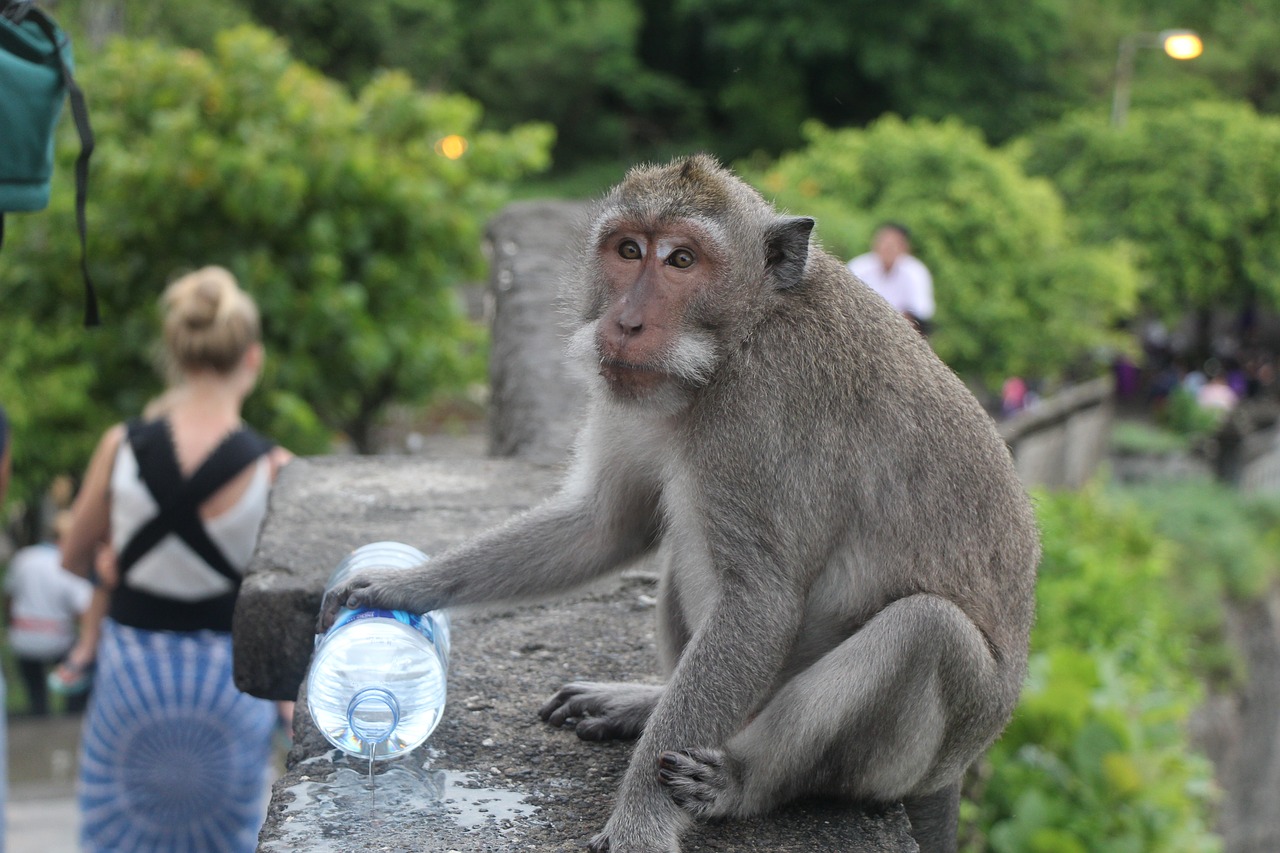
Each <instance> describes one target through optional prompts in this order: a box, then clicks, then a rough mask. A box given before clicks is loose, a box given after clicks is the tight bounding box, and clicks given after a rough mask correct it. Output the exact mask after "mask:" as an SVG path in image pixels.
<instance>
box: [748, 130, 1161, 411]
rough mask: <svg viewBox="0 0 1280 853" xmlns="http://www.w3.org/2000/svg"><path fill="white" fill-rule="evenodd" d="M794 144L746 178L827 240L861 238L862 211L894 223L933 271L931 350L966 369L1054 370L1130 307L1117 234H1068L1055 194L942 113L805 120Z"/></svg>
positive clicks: (846, 250) (1078, 356)
mask: <svg viewBox="0 0 1280 853" xmlns="http://www.w3.org/2000/svg"><path fill="white" fill-rule="evenodd" d="M805 135H806V137H807V140H808V144H807V145H806V147H805V148H803V149H802V150H800V151H797V152H795V153H792V154H789V155H787V156H784V157H782V158H781V159H780V160H778V161H777V163H775V164H774V165H772V166H771V167H769V168H767V169H765V170H763V171H762V172H761V173H760V174H758V175H753V176H752V177H753V180H754V182H755V183H756V185H757V186H759V187H760V188H761V189H762V190H763V191H764V192H765V193H766V194H769V195H771V196H773V197H774V198H775V200H776V201H777V202H778V204H779V205H780V206H782V207H784V208H787V209H789V210H791V211H792V212H794V213H797V214H807V215H812V216H815V217H816V218H817V219H818V233H819V236H820V238H821V239H822V241H823V242H824V243H825V244H826V245H827V247H828V248H829V249H831V250H832V251H833V252H835V253H837V254H839V255H841V256H842V257H846V258H848V257H851V256H853V255H854V254H860V253H862V252H864V251H866V250H867V247H868V245H869V243H870V239H871V232H872V229H873V228H874V226H875V224H876V223H877V222H880V221H884V220H898V221H901V222H904V223H906V224H907V225H908V226H909V227H910V228H911V230H912V232H913V234H914V237H915V239H914V244H915V250H916V253H917V254H918V255H919V256H920V258H921V260H923V261H924V262H925V264H927V265H928V266H929V268H930V270H931V271H932V273H933V277H934V284H935V291H936V293H935V295H936V298H937V303H938V313H937V317H936V318H935V319H936V323H935V325H936V330H937V331H936V332H935V333H934V335H933V336H932V337H931V341H932V343H933V345H934V347H935V348H936V349H937V351H938V354H939V355H940V356H941V357H942V358H943V359H944V360H945V361H946V362H947V363H948V364H949V365H951V367H952V368H953V369H955V370H956V371H957V372H958V373H960V374H961V375H962V376H964V377H965V378H967V379H976V380H981V381H982V382H984V383H985V384H986V387H987V389H988V390H996V389H999V387H1000V384H1001V383H1002V382H1003V380H1004V379H1005V378H1007V377H1008V376H1013V375H1018V376H1025V377H1037V378H1039V379H1042V380H1053V379H1056V378H1058V377H1059V376H1060V375H1061V374H1063V372H1064V371H1066V370H1067V369H1068V368H1069V367H1073V366H1075V365H1077V364H1078V363H1080V362H1081V361H1083V360H1087V359H1088V358H1089V357H1090V355H1091V353H1093V352H1095V351H1096V350H1097V349H1098V348H1100V347H1104V346H1118V345H1120V342H1119V339H1118V338H1117V337H1116V336H1115V335H1114V334H1113V333H1112V332H1109V331H1107V330H1108V329H1112V328H1113V327H1114V324H1115V321H1116V320H1118V319H1119V318H1122V317H1124V316H1125V315H1126V313H1127V312H1128V311H1129V310H1130V309H1131V308H1132V307H1133V305H1134V300H1135V298H1136V295H1137V286H1138V280H1137V276H1136V274H1135V272H1134V268H1133V267H1132V266H1131V265H1130V263H1129V260H1128V257H1127V254H1126V253H1125V250H1124V249H1123V247H1120V246H1106V247H1097V246H1095V247H1090V248H1086V247H1083V246H1081V245H1080V244H1079V243H1078V242H1077V241H1076V239H1075V236H1074V233H1073V229H1074V226H1073V223H1072V221H1071V220H1070V219H1069V218H1068V217H1067V215H1066V213H1065V211H1064V209H1063V205H1062V201H1061V199H1060V198H1059V197H1058V194H1057V192H1056V191H1055V190H1054V188H1053V186H1052V185H1051V184H1050V183H1049V182H1048V181H1047V180H1044V179H1041V178H1030V177H1028V176H1027V175H1026V174H1025V173H1024V172H1023V170H1022V166H1021V163H1020V162H1019V160H1018V159H1017V158H1016V157H1014V156H1012V155H1011V154H1009V153H1007V152H1005V151H1001V150H998V149H993V148H991V147H990V146H988V145H987V143H986V142H984V141H983V139H982V137H981V136H980V135H979V133H978V132H977V131H976V130H974V129H972V128H969V127H966V126H964V125H962V124H961V123H959V122H958V121H955V120H948V121H942V122H930V121H925V120H919V119H917V120H913V121H903V120H901V119H899V118H897V117H894V116H889V117H886V118H884V119H881V120H880V121H877V122H876V123H874V124H873V125H871V126H870V127H869V128H868V129H866V130H829V129H827V128H825V127H822V126H820V125H818V124H812V123H811V124H809V125H806V128H805Z"/></svg>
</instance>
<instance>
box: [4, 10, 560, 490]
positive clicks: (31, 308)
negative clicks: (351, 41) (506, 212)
mask: <svg viewBox="0 0 1280 853" xmlns="http://www.w3.org/2000/svg"><path fill="white" fill-rule="evenodd" d="M79 76H80V77H82V78H83V79H84V80H85V81H90V80H91V81H92V93H93V98H92V109H93V121H94V130H95V133H96V136H97V139H98V147H97V151H96V153H95V154H94V158H93V172H92V179H91V189H90V193H89V209H88V218H89V224H90V229H89V235H90V239H89V247H90V261H91V265H92V268H93V271H94V274H95V278H96V280H97V284H98V286H99V290H100V296H101V299H102V308H103V323H104V324H103V327H102V328H101V329H98V330H96V331H95V332H93V333H84V332H80V333H79V334H78V335H76V336H75V337H74V338H70V339H69V338H68V335H67V334H64V331H63V330H73V331H74V330H76V328H77V326H78V322H79V318H80V312H81V310H82V307H81V305H80V304H79V298H78V297H79V292H80V291H79V288H80V282H79V279H78V270H77V269H76V264H75V258H76V256H77V252H78V247H77V246H76V244H75V237H74V235H75V227H74V219H73V214H72V209H71V208H72V205H71V200H72V199H71V193H70V176H71V175H72V169H71V162H70V160H71V159H72V158H74V156H75V153H76V151H77V149H78V145H77V144H76V143H75V141H74V139H73V137H74V133H73V132H72V129H71V128H70V126H69V125H70V123H69V122H65V123H64V126H63V127H62V128H61V130H62V131H63V132H64V133H63V135H62V142H63V143H65V144H63V145H61V146H60V149H59V157H60V167H59V171H58V173H57V174H58V179H59V184H58V186H56V187H55V199H54V201H53V204H52V205H51V207H50V209H49V210H48V211H45V212H43V213H40V214H38V215H35V216H29V217H11V218H10V220H9V221H8V222H6V225H7V226H9V228H8V231H9V233H8V234H7V235H6V238H7V239H6V244H5V249H4V252H5V256H4V263H3V264H0V300H3V303H4V306H5V309H4V310H5V316H6V318H10V317H13V318H27V319H29V320H30V321H31V322H32V323H33V324H34V325H33V326H32V330H31V333H30V334H24V336H23V338H22V350H21V354H22V357H21V358H17V356H16V355H14V354H13V349H14V342H13V341H7V342H6V351H7V352H8V353H9V355H7V356H6V357H5V358H4V359H3V360H0V371H4V372H3V374H0V391H5V392H6V395H7V399H12V397H10V396H8V395H9V394H10V393H11V391H12V389H13V388H14V387H16V388H19V389H22V388H24V387H26V386H27V385H28V384H29V383H31V382H33V381H35V380H33V379H32V377H36V376H41V377H43V376H46V375H48V376H60V377H64V378H65V382H64V383H63V384H62V385H61V386H59V387H53V386H52V385H51V384H50V382H45V381H44V380H39V381H41V382H44V385H45V386H48V387H49V390H50V391H51V392H52V393H55V394H57V395H58V396H57V398H56V401H54V400H50V399H44V400H42V401H41V406H42V407H44V408H43V409H42V410H41V411H49V408H50V406H51V405H52V407H53V408H54V409H55V410H58V409H68V410H69V409H73V408H77V407H78V408H79V411H78V412H77V414H76V419H75V420H74V421H73V422H69V423H64V422H60V421H59V422H54V421H52V420H51V419H49V418H47V417H44V416H37V414H36V413H34V411H33V413H32V414H30V416H26V415H24V417H23V419H22V420H20V421H19V422H18V423H17V424H16V427H17V428H16V430H15V432H16V437H15V441H16V446H18V447H21V448H22V450H23V453H24V457H23V465H22V466H20V467H19V468H17V469H16V474H17V476H18V477H19V478H22V479H23V480H24V481H26V482H31V481H30V479H29V476H30V472H36V471H39V472H42V473H44V474H46V475H47V474H48V473H51V472H50V471H49V469H50V468H52V467H53V465H54V464H55V461H56V464H58V465H62V464H64V463H65V460H64V459H63V458H62V456H65V455H66V454H71V456H72V457H73V458H76V459H78V460H79V461H78V462H76V464H75V465H74V466H72V468H71V470H74V471H79V470H80V469H81V468H82V467H83V465H84V461H85V460H87V458H88V455H89V450H90V448H91V447H92V444H93V441H94V440H95V439H96V437H97V434H98V433H99V432H100V430H101V429H102V428H103V427H104V426H106V424H107V423H109V422H111V421H112V420H116V419H119V418H121V417H123V416H126V415H130V414H132V413H134V412H137V411H138V410H139V409H140V408H141V407H142V405H143V404H144V403H145V401H146V400H147V399H148V398H149V397H150V396H152V395H154V394H155V393H156V391H157V390H158V389H159V385H160V382H159V378H158V377H157V375H156V373H155V371H154V370H153V358H152V349H151V347H152V342H153V341H154V340H156V338H157V337H158V331H159V326H158V323H157V317H156V300H157V297H158V296H159V294H160V292H161V290H162V289H163V287H164V285H165V284H166V281H167V280H169V279H170V278H171V277H173V276H174V275H175V274H177V273H181V272H183V271H186V270H189V269H192V268H195V267H198V266H202V265H204V264H221V265H222V266H225V267H227V268H229V269H230V270H231V271H232V272H233V273H235V274H236V276H237V277H238V278H239V279H240V281H241V283H242V284H243V285H244V286H245V288H246V289H247V290H248V291H249V292H250V293H251V294H252V295H253V296H254V297H255V298H256V299H257V301H258V303H259V305H260V307H261V309H262V314H263V327H264V336H265V339H266V341H265V342H266V347H267V365H266V369H265V372H264V375H263V378H262V383H261V385H262V388H261V390H260V391H259V392H258V393H257V394H255V395H254V396H253V397H251V398H250V400H249V401H248V405H247V408H246V417H247V418H248V419H249V420H250V421H252V422H253V423H255V424H256V425H258V426H259V427H261V428H263V429H265V430H267V431H268V432H270V433H271V434H272V435H273V436H274V437H276V438H278V439H280V440H281V441H282V442H283V443H284V444H286V445H287V446H289V447H290V448H291V449H293V450H295V451H297V452H301V453H310V452H317V451H321V450H325V449H327V448H328V446H329V439H330V436H331V434H332V433H334V432H337V431H341V432H344V433H346V434H347V435H348V436H349V437H350V438H351V439H352V440H353V441H354V442H355V443H356V445H357V446H358V447H360V448H361V449H367V447H368V441H369V437H370V431H371V429H372V427H373V426H374V424H375V423H376V422H377V419H378V418H379V417H380V415H381V413H382V412H383V411H384V409H385V407H386V406H387V405H388V404H390V403H392V402H397V403H404V404H418V403H422V402H425V401H427V400H428V399H430V398H431V396H432V395H434V394H438V393H446V392H448V393H456V392H458V391H460V390H465V389H466V388H467V387H468V386H469V385H471V384H472V383H477V382H480V381H482V379H483V377H484V363H485V355H486V352H485V336H484V334H483V330H481V329H478V328H476V327H475V326H474V325H473V324H471V323H469V322H468V321H467V319H466V317H465V315H464V312H463V309H462V299H461V296H460V293H459V286H460V285H462V284H465V283H467V282H473V281H476V280H478V279H480V278H481V277H482V276H483V274H484V260H483V256H482V254H481V245H482V242H483V240H482V233H483V227H484V224H485V222H486V220H487V218H488V217H489V216H490V215H491V214H492V213H493V212H495V211H496V210H497V209H498V207H499V206H501V204H502V203H503V202H504V201H505V200H506V199H507V198H508V190H509V186H510V184H511V183H512V182H513V181H515V180H517V179H518V178H520V177H521V176H523V175H525V174H527V173H529V172H531V171H537V170H539V169H541V168H544V167H545V166H546V165H547V161H548V150H549V146H550V143H551V136H552V132H551V130H550V128H548V127H547V126H545V125H527V126H522V127H518V128H515V129H514V130H512V131H510V132H507V133H496V132H491V131H484V130H482V129H481V128H480V120H481V113H480V108H479V106H478V105H477V104H476V103H475V102H473V101H471V100H469V99H467V98H464V97H460V96H453V95H445V94H428V93H424V92H420V91H416V90H415V89H414V88H413V87H412V85H411V83H410V81H409V78H408V77H406V76H405V75H403V74H398V73H388V74H382V75H379V76H376V77H374V78H373V79H372V80H371V81H370V82H369V83H368V85H366V86H365V87H364V88H363V89H362V90H361V91H360V92H359V94H358V95H357V96H355V97H353V96H352V95H350V94H349V93H348V92H347V91H346V89H344V88H343V87H342V86H340V85H338V84H336V83H333V82H332V81H329V80H327V79H325V78H323V77H321V76H320V75H319V74H317V73H316V72H315V71H313V70H311V69H310V68H308V67H306V66H304V65H302V64H300V63H298V62H295V61H294V60H293V59H291V58H290V56H289V54H288V52H287V51H286V49H285V46H284V44H283V42H281V41H280V40H278V39H276V38H273V37H272V36H271V35H270V34H269V33H267V32H266V31H263V30H260V29H254V28H249V27H244V28H239V29H234V30H229V31H226V32H224V33H222V34H221V35H219V36H218V37H217V39H216V48H215V49H214V50H213V51H212V52H211V53H209V54H204V53H200V52H196V51H192V50H179V49H174V48H169V47H164V46H161V45H159V44H156V43H154V42H140V41H129V40H120V41H117V42H115V43H114V44H112V45H111V46H110V47H109V48H108V49H107V50H106V51H105V52H104V53H103V54H101V55H92V54H90V55H86V56H85V57H84V58H83V59H82V61H81V63H80V71H79ZM86 85H87V83H86ZM448 134H459V135H462V136H464V137H466V138H467V139H468V140H469V142H470V146H469V148H468V149H467V151H466V155H465V156H464V157H462V158H461V159H456V160H451V159H447V158H446V157H444V156H441V155H440V154H438V153H437V152H436V151H435V144H436V142H437V141H438V140H440V139H441V138H442V137H444V136H446V135H448ZM7 329H8V326H6V330H7ZM46 339H47V343H46ZM82 364H88V365H91V366H92V368H93V369H92V375H91V376H86V375H85V374H84V372H83V371H77V369H76V367H77V366H78V365H82ZM11 371H12V372H11ZM72 397H74V398H75V400H76V401H77V402H75V403H73V402H72V401H71V398H72ZM86 399H87V400H89V401H91V402H92V406H90V407H85V406H84V403H83V401H84V400H86ZM86 408H88V409H89V411H87V412H86V411H84V410H85V409H86ZM54 448H56V451H55V450H54ZM27 454H29V455H27ZM54 454H61V456H59V457H58V458H57V459H56V460H55V459H54ZM33 457H34V460H33ZM64 470H65V469H64ZM46 482H47V480H46Z"/></svg>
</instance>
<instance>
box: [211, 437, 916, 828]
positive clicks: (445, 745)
mask: <svg viewBox="0 0 1280 853" xmlns="http://www.w3.org/2000/svg"><path fill="white" fill-rule="evenodd" d="M556 475H557V470H556V469H554V468H546V467H539V466H535V465H530V464H527V463H522V462H516V461H513V460H495V459H452V460H443V459H436V460H426V459H419V458H405V457H396V458H386V457H375V458H370V457H341V458H323V459H301V460H297V461H296V462H294V463H293V464H291V465H290V466H289V467H288V468H286V469H285V474H284V475H283V476H282V477H281V478H280V481H279V483H278V484H277V486H276V488H275V490H274V491H273V493H272V500H271V508H270V512H269V514H268V517H267V521H266V524H265V526H264V528H263V532H262V537H261V539H260V542H259V545H258V550H257V552H256V554H255V556H254V559H253V561H252V564H251V566H250V568H249V572H248V575H247V577H246V580H245V584H244V587H243V589H242V592H241V597H240V601H239V603H238V604H237V610H236V625H235V649H236V677H237V683H239V684H240V685H241V687H242V689H246V690H248V691H249V692H251V693H254V694H255V695H259V696H265V697H268V698H293V697H294V696H295V695H296V694H297V691H298V688H299V685H300V683H301V682H302V680H303V678H304V676H305V672H306V666H307V662H308V660H309V657H310V653H311V648H312V643H313V633H312V632H313V623H314V616H315V612H316V610H317V609H318V607H319V603H320V595H321V591H322V588H323V585H324V582H325V579H326V578H327V577H328V574H329V572H330V570H331V569H332V567H333V566H334V565H336V564H337V562H338V560H339V559H341V557H342V556H343V555H344V554H345V553H347V552H348V551H350V550H351V549H352V548H354V547H357V546H358V545H361V544H364V543H366V542H372V541H376V540H379V539H396V540H399V541H404V542H407V543H409V544H412V545H415V546H416V547H419V548H421V549H422V550H424V551H425V552H426V553H428V554H431V553H437V552H439V551H441V550H443V549H444V548H446V547H448V546H449V545H451V544H453V543H455V542H458V541H460V540H461V539H463V538H465V537H466V536H469V535H472V534H474V533H476V532H478V531H479V530H481V529H482V528H484V527H487V526H489V525H491V524H494V523H497V522H500V521H502V520H503V519H505V518H507V517H508V516H510V515H511V514H512V513H514V512H516V511H518V510H520V509H523V508H525V507H527V506H529V505H531V504H532V503H534V502H535V501H537V500H538V499H539V498H541V497H542V496H544V495H546V494H549V493H550V491H551V490H552V489H553V488H554V485H555V479H556ZM654 592H655V590H654V588H653V580H652V579H651V578H649V577H647V576H645V575H643V574H640V573H635V574H630V575H624V576H622V577H614V578H610V579H607V580H605V581H602V582H600V583H599V584H596V585H594V586H592V587H590V588H587V589H585V590H581V591H579V592H578V593H577V594H575V595H573V596H570V597H566V598H562V599H557V600H555V601H549V602H546V603H540V604H531V605H522V606H518V607H507V608H496V609H490V610H486V611H484V612H476V613H465V612H462V613H458V614H456V615H455V619H454V633H453V659H452V661H451V666H450V674H449V704H448V706H447V708H446V710H445V715H444V719H443V721H442V722H441V724H440V727H439V728H438V729H437V730H436V732H435V734H434V735H433V736H432V738H431V740H429V741H428V743H427V744H426V745H425V746H424V747H422V748H420V749H418V750H416V751H414V752H413V753H411V754H410V755H408V756H405V757H403V758H401V759H398V760H396V761H391V762H380V763H379V764H378V765H376V766H375V772H376V774H377V777H378V781H377V785H376V798H377V799H376V802H377V805H376V807H373V802H372V798H373V797H374V796H375V794H371V792H370V791H369V788H368V782H367V779H366V777H365V775H364V774H365V773H367V770H368V768H367V766H365V765H363V764H361V763H359V762H352V761H351V760H350V759H348V758H347V757H345V756H343V755H342V754H341V753H339V752H338V751H337V750H334V749H332V748H330V747H329V746H328V744H327V743H326V742H325V741H324V739H323V738H322V737H321V736H320V734H319V733H318V732H317V731H316V730H315V729H314V727H313V725H312V723H311V721H310V718H309V716H308V715H307V713H306V710H305V702H300V703H299V705H298V713H297V715H296V718H295V726H296V740H295V744H294V748H293V750H292V751H291V752H290V755H289V760H288V766H287V769H286V772H285V774H284V775H283V776H282V777H281V778H280V779H279V780H278V781H277V782H276V784H275V786H274V788H273V790H272V797H271V805H270V809H269V812H268V816H267V820H266V822H265V824H264V825H263V828H262V832H261V834H260V836H259V848H258V849H259V850H260V851H264V853H284V851H296V850H306V851H337V853H345V851H359V850H377V851H392V853H396V851H422V850H430V851H442V852H443V851H458V853H472V851H477V852H478V851H495V850H498V851H501V850H535V851H570V850H573V851H578V850H581V849H583V846H584V845H585V843H586V841H587V840H588V839H589V838H590V837H591V836H592V835H593V834H594V833H595V832H597V831H598V830H599V829H600V828H601V827H602V826H603V825H604V822H605V820H606V818H607V816H608V813H609V810H610V809H611V807H612V804H613V799H614V792H615V790H616V788H617V785H618V782H619V780H620V779H621V777H622V774H623V772H624V771H625V768H626V765H627V761H628V758H629V756H630V753H631V745H630V744H626V743H586V742H583V741H579V740H578V739H577V738H576V737H575V736H574V735H573V734H572V733H571V732H568V731H562V730H557V729H553V728H551V727H549V726H547V725H545V724H543V723H542V722H541V721H539V720H538V718H537V716H536V712H537V708H538V706H539V705H541V703H542V702H543V701H545V700H546V698H548V697H549V696H550V694H551V693H552V692H554V691H555V690H556V689H557V688H558V687H559V686H560V685H561V684H562V683H563V682H565V681H568V680H572V679H576V678H589V679H595V680H612V679H652V678H653V677H654V675H653V673H654V671H655V666H656V652H655V648H654V638H653V601H652V600H653V594H654ZM908 832H909V824H908V822H907V819H906V815H905V813H904V812H903V811H902V809H901V807H900V806H894V807H891V808H888V809H861V808H854V807H849V806H846V805H842V804H835V803H831V804H824V803H804V804H798V805H795V806H792V807H790V808H787V809H784V810H782V811H780V812H778V813H775V814H771V815H768V816H765V817H761V818H756V819H752V820H741V821H726V822H723V823H717V824H711V825H706V826H700V827H697V828H696V829H695V830H694V831H692V832H691V833H690V834H689V835H688V836H687V838H686V840H685V843H684V848H683V849H684V850H685V851H709V850H725V851H727V850H734V851H747V850H769V851H813V850H840V851H847V852H848V853H871V851H875V853H899V852H900V851H901V852H902V853H905V851H912V850H916V845H915V843H914V842H913V841H912V840H911V838H910V835H909V834H908Z"/></svg>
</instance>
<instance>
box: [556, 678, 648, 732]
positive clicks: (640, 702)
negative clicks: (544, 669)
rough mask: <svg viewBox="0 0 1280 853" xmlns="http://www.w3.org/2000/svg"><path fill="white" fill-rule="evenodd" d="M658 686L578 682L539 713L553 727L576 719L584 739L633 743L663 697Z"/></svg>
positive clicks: (559, 694)
mask: <svg viewBox="0 0 1280 853" xmlns="http://www.w3.org/2000/svg"><path fill="white" fill-rule="evenodd" d="M662 690H663V688H662V686H661V685H658V684H631V683H628V682H622V681H575V682H573V683H571V684H566V685H565V686H564V687H561V688H560V690H559V691H558V692H557V693H556V695H554V696H552V697H551V699H550V700H548V702H547V703H546V704H545V705H543V706H542V708H541V709H540V710H539V711H538V716H540V717H542V719H543V720H545V721H546V722H548V723H550V724H551V725H553V726H563V725H564V724H565V723H566V722H568V721H569V720H576V721H577V722H576V724H575V725H574V732H575V733H577V735H578V737H580V738H582V739H583V740H632V739H634V738H637V737H639V736H640V733H641V732H642V731H644V724H645V723H646V722H648V720H649V715H650V714H652V713H653V709H654V706H656V705H657V704H658V700H659V699H660V698H662Z"/></svg>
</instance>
